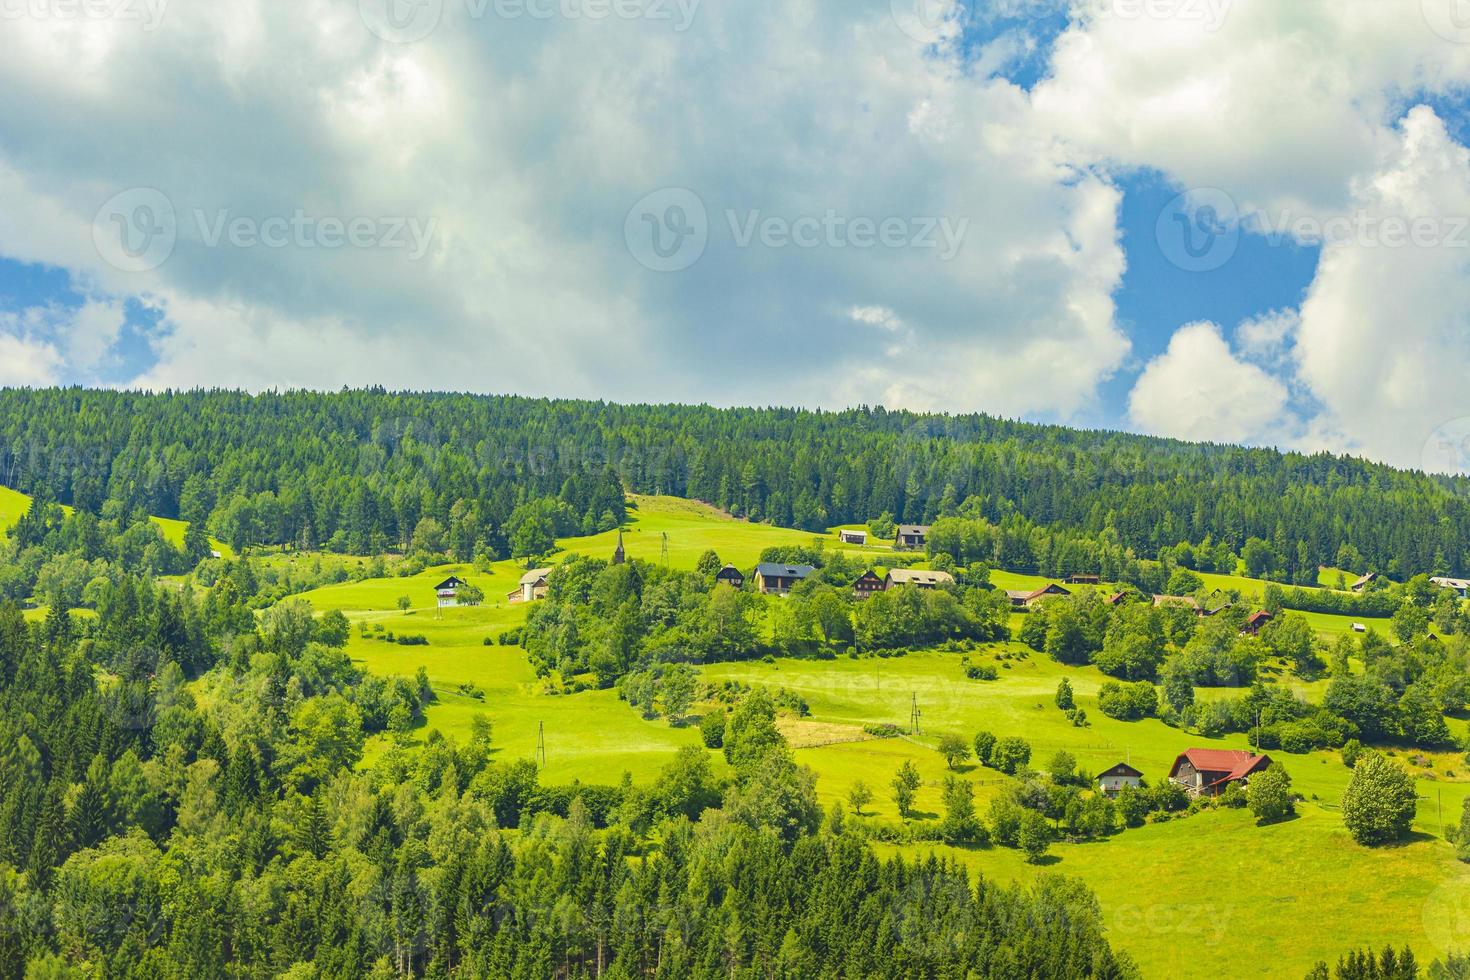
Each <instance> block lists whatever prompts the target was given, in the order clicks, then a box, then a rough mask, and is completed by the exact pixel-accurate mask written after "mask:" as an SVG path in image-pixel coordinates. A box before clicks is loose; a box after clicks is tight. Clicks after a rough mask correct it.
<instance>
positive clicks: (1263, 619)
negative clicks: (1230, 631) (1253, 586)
mask: <svg viewBox="0 0 1470 980" xmlns="http://www.w3.org/2000/svg"><path fill="white" fill-rule="evenodd" d="M1275 618H1276V617H1275V616H1272V615H1271V614H1270V613H1268V612H1258V613H1256V614H1255V615H1254V616H1252V617H1251V618H1250V619H1247V620H1246V621H1245V627H1244V628H1243V629H1242V630H1241V631H1240V635H1241V636H1260V635H1261V630H1263V629H1265V628H1266V626H1267V624H1268V623H1270V622H1271V620H1273V619H1275Z"/></svg>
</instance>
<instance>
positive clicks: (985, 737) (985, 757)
mask: <svg viewBox="0 0 1470 980" xmlns="http://www.w3.org/2000/svg"><path fill="white" fill-rule="evenodd" d="M994 750H995V736H994V735H992V734H990V732H980V733H979V734H977V735H976V736H975V758H976V759H978V760H980V764H981V765H982V766H988V765H990V755H991V753H992V752H993V751H994Z"/></svg>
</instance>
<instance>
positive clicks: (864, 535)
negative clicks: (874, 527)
mask: <svg viewBox="0 0 1470 980" xmlns="http://www.w3.org/2000/svg"><path fill="white" fill-rule="evenodd" d="M837 539H838V540H839V541H841V542H842V543H843V544H856V545H866V544H867V543H868V532H867V531H848V530H842V531H838V532H837Z"/></svg>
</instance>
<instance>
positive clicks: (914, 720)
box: [909, 691, 922, 735]
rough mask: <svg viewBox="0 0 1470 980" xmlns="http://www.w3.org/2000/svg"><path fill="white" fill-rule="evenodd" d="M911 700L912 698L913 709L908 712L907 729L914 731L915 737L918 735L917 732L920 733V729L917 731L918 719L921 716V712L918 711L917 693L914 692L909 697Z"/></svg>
mask: <svg viewBox="0 0 1470 980" xmlns="http://www.w3.org/2000/svg"><path fill="white" fill-rule="evenodd" d="M911 698H912V703H913V709H912V710H911V711H910V712H909V727H910V728H912V729H913V730H914V734H915V735H918V734H919V732H920V729H919V718H920V717H921V715H922V712H920V711H919V694H918V692H917V691H915V692H914V693H913V694H912V695H911Z"/></svg>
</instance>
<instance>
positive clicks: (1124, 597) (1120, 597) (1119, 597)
mask: <svg viewBox="0 0 1470 980" xmlns="http://www.w3.org/2000/svg"><path fill="white" fill-rule="evenodd" d="M1127 601H1128V593H1127V592H1117V593H1114V594H1113V595H1110V596H1108V605H1110V606H1121V605H1122V604H1123V603H1125V602H1127Z"/></svg>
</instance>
